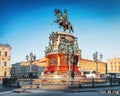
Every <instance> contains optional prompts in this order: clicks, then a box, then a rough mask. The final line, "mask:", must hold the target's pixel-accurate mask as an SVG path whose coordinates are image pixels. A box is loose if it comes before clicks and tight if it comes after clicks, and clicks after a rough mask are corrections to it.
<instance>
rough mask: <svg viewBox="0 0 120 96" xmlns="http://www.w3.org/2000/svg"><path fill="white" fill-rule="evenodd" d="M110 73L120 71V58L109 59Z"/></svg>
mask: <svg viewBox="0 0 120 96" xmlns="http://www.w3.org/2000/svg"><path fill="white" fill-rule="evenodd" d="M108 73H120V58H112V59H108Z"/></svg>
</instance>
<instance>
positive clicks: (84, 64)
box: [78, 58, 107, 74]
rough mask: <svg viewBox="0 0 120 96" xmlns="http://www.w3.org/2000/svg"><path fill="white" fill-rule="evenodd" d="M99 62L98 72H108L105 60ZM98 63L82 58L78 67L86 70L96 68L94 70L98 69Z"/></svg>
mask: <svg viewBox="0 0 120 96" xmlns="http://www.w3.org/2000/svg"><path fill="white" fill-rule="evenodd" d="M97 64H98V73H100V74H106V73H107V63H105V62H97ZM97 64H96V62H95V61H93V60H88V59H83V58H80V59H79V64H78V67H79V68H80V70H81V71H85V70H94V71H96V66H97Z"/></svg>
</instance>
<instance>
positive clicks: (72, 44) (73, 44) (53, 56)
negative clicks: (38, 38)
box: [41, 32, 81, 88]
mask: <svg viewBox="0 0 120 96" xmlns="http://www.w3.org/2000/svg"><path fill="white" fill-rule="evenodd" d="M49 39H50V42H49V45H48V47H46V50H45V56H46V68H45V71H44V75H42V76H41V80H42V81H41V82H42V83H41V84H42V86H44V88H45V85H47V86H48V85H50V84H52V85H51V86H53V85H55V86H58V87H60V86H62V87H68V86H69V85H71V83H72V82H73V81H76V80H77V79H78V78H80V76H81V72H80V71H79V70H78V67H77V65H78V60H79V58H80V56H81V50H80V49H79V48H78V43H77V38H76V37H74V36H73V35H72V34H70V33H67V32H52V34H50V37H49ZM78 83H79V82H78ZM78 85H79V84H78ZM47 86H46V87H47Z"/></svg>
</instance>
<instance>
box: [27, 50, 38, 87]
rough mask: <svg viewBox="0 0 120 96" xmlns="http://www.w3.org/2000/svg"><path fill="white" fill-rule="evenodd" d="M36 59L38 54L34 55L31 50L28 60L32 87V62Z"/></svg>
mask: <svg viewBox="0 0 120 96" xmlns="http://www.w3.org/2000/svg"><path fill="white" fill-rule="evenodd" d="M35 59H36V56H35V55H33V53H32V52H31V53H30V54H29V55H26V60H27V61H28V62H30V69H29V78H30V85H31V88H32V76H33V70H32V62H33V61H34V60H35Z"/></svg>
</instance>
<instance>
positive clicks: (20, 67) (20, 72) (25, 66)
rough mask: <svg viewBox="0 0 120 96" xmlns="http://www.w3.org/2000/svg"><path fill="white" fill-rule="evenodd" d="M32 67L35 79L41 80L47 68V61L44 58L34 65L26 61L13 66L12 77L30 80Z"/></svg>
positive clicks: (36, 61) (34, 62)
mask: <svg viewBox="0 0 120 96" xmlns="http://www.w3.org/2000/svg"><path fill="white" fill-rule="evenodd" d="M30 66H32V67H31V68H32V73H33V78H39V76H40V75H41V72H43V70H44V68H45V66H46V61H45V60H44V58H42V59H38V60H35V61H33V62H32V63H30V62H29V61H24V62H19V63H15V64H12V67H11V76H12V77H16V78H29V73H30Z"/></svg>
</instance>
